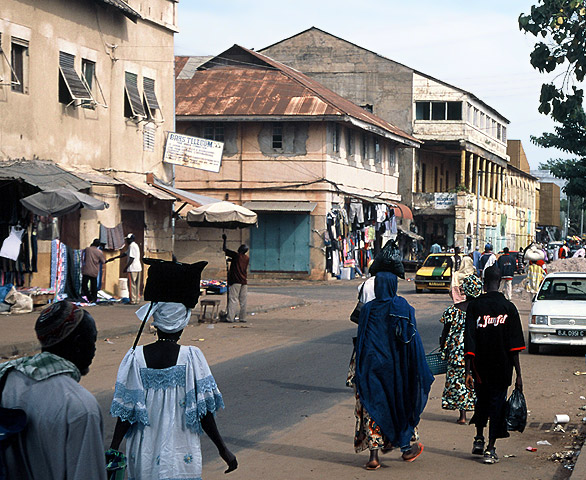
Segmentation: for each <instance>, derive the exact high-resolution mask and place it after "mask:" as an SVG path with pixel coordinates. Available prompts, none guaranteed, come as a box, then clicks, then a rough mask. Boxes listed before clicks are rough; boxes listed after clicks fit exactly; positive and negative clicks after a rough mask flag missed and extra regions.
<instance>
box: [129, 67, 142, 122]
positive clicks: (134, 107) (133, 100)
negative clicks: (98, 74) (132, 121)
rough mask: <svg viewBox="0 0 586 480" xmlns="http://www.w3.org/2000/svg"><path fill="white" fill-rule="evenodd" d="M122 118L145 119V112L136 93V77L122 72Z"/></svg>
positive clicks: (140, 98)
mask: <svg viewBox="0 0 586 480" xmlns="http://www.w3.org/2000/svg"><path fill="white" fill-rule="evenodd" d="M124 93H125V95H124V116H125V117H126V118H139V119H141V118H145V117H146V112H145V110H144V105H143V104H142V97H141V95H140V93H139V91H138V75H136V74H135V73H131V72H124Z"/></svg>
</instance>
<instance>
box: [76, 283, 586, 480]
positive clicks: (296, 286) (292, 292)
mask: <svg viewBox="0 0 586 480" xmlns="http://www.w3.org/2000/svg"><path fill="white" fill-rule="evenodd" d="M358 284H359V283H358V282H357V281H351V282H330V283H309V282H286V283H278V284H268V283H263V284H256V285H252V286H251V291H252V292H256V293H258V294H280V295H288V296H290V297H296V298H298V299H301V300H302V301H304V302H305V303H306V304H305V305H302V306H298V307H294V308H291V307H287V308H282V309H277V310H272V311H269V312H266V313H257V314H256V315H254V316H250V317H249V319H248V320H249V322H248V323H247V324H236V325H231V324H223V323H220V324H215V325H207V324H200V325H191V326H189V327H188V328H187V329H186V331H185V334H184V336H183V338H182V340H181V343H182V344H192V345H196V346H198V347H200V348H201V349H202V350H203V352H204V353H205V355H206V357H207V359H208V362H209V363H210V366H211V368H212V372H213V374H214V376H215V378H216V381H217V383H218V385H219V387H220V389H221V391H222V393H223V395H224V400H225V404H226V409H225V410H223V411H221V412H220V413H218V415H217V421H218V425H219V428H220V431H221V432H222V434H223V435H224V437H225V439H226V441H227V443H228V444H229V445H230V447H231V448H232V449H233V451H234V453H235V454H236V455H237V457H238V460H239V462H240V466H239V468H238V470H237V471H235V472H234V473H231V474H230V478H232V479H234V480H236V479H253V478H254V479H257V478H261V477H263V476H265V477H269V476H270V478H273V479H306V478H307V479H322V478H339V479H361V478H366V477H372V476H373V475H378V476H381V475H382V476H385V477H386V476H387V475H390V478H393V479H411V478H413V477H414V476H415V477H417V478H434V479H444V478H445V479H448V478H449V479H451V480H454V479H469V478H475V479H495V478H499V479H500V478H515V479H553V478H556V479H564V478H569V476H570V475H571V473H572V471H571V470H570V469H569V468H564V467H563V466H562V465H561V464H558V463H554V462H552V461H549V460H548V458H549V457H550V456H551V455H552V454H554V453H556V452H562V451H566V450H569V449H570V448H571V446H572V444H573V442H574V437H575V435H572V430H573V429H577V430H580V429H581V428H582V422H581V419H582V417H583V416H584V414H585V412H584V411H582V410H580V409H579V407H581V406H583V405H585V404H586V399H584V398H580V397H581V396H582V397H584V396H586V385H585V384H584V380H583V379H584V378H586V376H577V375H574V374H573V372H575V371H584V370H586V366H585V365H584V353H583V352H580V351H576V350H571V351H569V350H551V351H546V352H545V353H544V354H543V355H528V354H526V353H523V354H522V355H521V363H522V368H523V376H524V383H525V394H526V397H527V402H528V408H529V410H530V416H529V422H528V427H527V429H526V430H525V432H524V433H523V434H519V433H512V434H511V438H509V439H506V440H501V441H499V442H497V451H498V453H499V455H500V456H501V461H500V463H498V464H496V465H483V464H482V463H479V457H473V456H472V455H470V451H471V446H472V438H473V436H474V428H473V427H472V426H459V425H457V424H456V423H455V420H456V418H457V413H455V412H449V411H444V410H442V409H441V392H442V388H443V381H444V377H443V376H439V377H437V378H436V381H435V383H434V385H433V388H432V392H431V395H430V399H429V402H428V406H427V408H426V410H425V412H424V414H423V417H422V421H421V423H420V434H421V441H422V442H423V443H424V444H425V451H424V453H423V455H422V456H421V457H420V458H418V459H417V461H415V462H413V463H405V462H402V461H401V459H400V454H399V453H397V452H391V453H389V454H387V455H385V456H383V457H382V463H383V468H382V469H380V470H378V472H366V471H365V470H364V469H363V465H364V463H366V461H367V457H368V455H367V453H366V452H365V453H362V454H360V455H358V454H355V453H354V451H353V446H352V440H353V429H354V415H353V407H354V399H353V395H352V391H351V390H350V389H348V388H347V387H346V386H345V380H346V373H347V367H348V362H349V359H350V354H351V352H352V346H351V345H352V336H353V335H354V334H355V327H354V325H353V324H351V323H350V322H349V320H348V316H349V313H350V312H351V310H352V309H353V308H354V305H355V302H356V294H357V286H358ZM400 294H402V295H403V296H405V297H406V298H407V299H408V301H409V302H410V303H411V304H412V305H413V306H414V307H415V309H416V314H417V321H418V327H419V331H420V334H421V336H422V338H423V341H424V346H425V349H426V351H428V352H429V351H431V350H432V349H433V348H435V346H436V345H437V342H438V337H439V335H440V332H441V324H440V323H439V321H438V320H439V318H440V316H441V313H442V312H443V310H444V309H445V308H446V307H447V306H448V305H449V297H448V296H447V294H437V293H436V294H432V293H425V294H420V295H416V294H415V293H414V286H413V283H412V282H407V281H401V282H400ZM518 306H519V308H520V311H521V314H522V318H523V321H524V323H525V330H526V322H527V315H528V309H529V304H528V302H527V301H526V300H524V301H519V302H518ZM102 308H104V311H107V309H108V308H109V307H102ZM128 308H130V307H128ZM128 312H129V314H131V313H132V312H131V310H129V311H128ZM91 313H92V314H94V315H95V317H96V319H97V320H98V324H99V316H100V313H101V312H100V307H96V308H94V309H92V310H91ZM210 327H213V328H210ZM150 341H152V339H151V338H150V337H149V336H148V335H147V336H144V337H143V343H149V342H150ZM110 342H111V343H110ZM131 343H132V336H131V335H125V336H120V337H116V338H110V339H109V340H108V342H106V341H104V339H103V338H101V339H100V342H99V345H98V353H97V357H96V359H95V361H94V365H93V366H92V371H91V372H90V374H89V375H88V376H87V377H85V378H84V379H83V380H82V383H83V384H84V386H86V387H87V388H88V389H90V390H91V391H92V392H93V393H94V394H95V395H96V397H97V398H98V401H99V402H100V405H101V407H102V409H103V412H104V418H105V422H106V423H105V425H106V442H108V443H109V441H110V437H111V433H112V430H113V425H114V422H113V420H112V419H111V418H110V417H109V415H107V411H108V409H109V403H110V401H111V398H112V393H113V385H114V380H115V375H116V370H117V367H118V364H119V362H120V360H121V359H122V357H123V356H124V353H125V352H126V350H127V349H128V347H129V346H130V345H131ZM558 413H565V414H568V415H570V418H571V421H570V425H569V426H568V427H567V428H566V432H554V431H553V429H552V428H553V426H552V425H551V422H552V421H553V417H554V415H555V414H558ZM574 433H576V432H574ZM540 440H547V441H548V442H549V443H551V445H550V446H541V445H538V444H537V442H538V441H540ZM202 443H203V455H204V478H205V479H208V480H209V479H220V478H227V477H226V476H225V475H224V474H223V473H222V472H223V464H222V462H221V460H219V458H218V456H217V453H216V452H215V450H214V448H213V445H212V444H211V442H210V441H209V440H208V439H207V438H204V439H203V440H202ZM527 446H534V447H537V452H528V451H527V450H526V447H527ZM566 447H568V448H566Z"/></svg>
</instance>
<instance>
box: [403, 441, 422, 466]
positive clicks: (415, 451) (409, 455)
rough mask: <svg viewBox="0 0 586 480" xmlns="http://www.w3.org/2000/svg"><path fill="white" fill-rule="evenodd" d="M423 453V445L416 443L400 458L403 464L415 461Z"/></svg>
mask: <svg viewBox="0 0 586 480" xmlns="http://www.w3.org/2000/svg"><path fill="white" fill-rule="evenodd" d="M422 453H423V443H418V444H417V445H413V446H412V447H411V450H408V451H407V452H405V453H403V455H402V458H403V460H404V461H405V462H412V461H413V460H415V459H416V458H417V457H418V456H419V455H421V454H422Z"/></svg>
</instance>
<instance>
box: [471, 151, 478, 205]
mask: <svg viewBox="0 0 586 480" xmlns="http://www.w3.org/2000/svg"><path fill="white" fill-rule="evenodd" d="M478 170H480V157H479V156H478V155H476V156H475V157H474V178H473V180H474V181H473V182H472V186H473V187H474V193H476V194H478V195H480V191H478Z"/></svg>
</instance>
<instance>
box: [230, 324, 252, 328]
mask: <svg viewBox="0 0 586 480" xmlns="http://www.w3.org/2000/svg"><path fill="white" fill-rule="evenodd" d="M232 328H249V326H248V325H232Z"/></svg>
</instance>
